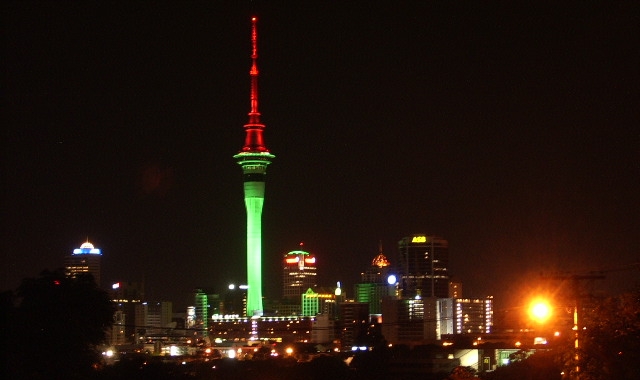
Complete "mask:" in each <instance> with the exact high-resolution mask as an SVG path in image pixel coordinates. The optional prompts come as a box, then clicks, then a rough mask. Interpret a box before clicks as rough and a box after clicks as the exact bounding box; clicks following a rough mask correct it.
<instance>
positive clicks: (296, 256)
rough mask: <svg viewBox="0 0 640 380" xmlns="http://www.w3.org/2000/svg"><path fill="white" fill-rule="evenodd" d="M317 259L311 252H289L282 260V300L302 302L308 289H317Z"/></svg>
mask: <svg viewBox="0 0 640 380" xmlns="http://www.w3.org/2000/svg"><path fill="white" fill-rule="evenodd" d="M317 274H318V272H317V268H316V257H315V256H314V255H312V254H310V253H309V252H306V251H302V250H297V251H291V252H287V253H286V254H285V255H284V259H283V260H282V298H283V299H285V300H295V301H296V302H299V301H300V296H302V294H304V293H305V292H306V291H307V289H309V288H311V289H313V288H315V287H316V285H317V284H316V280H317Z"/></svg>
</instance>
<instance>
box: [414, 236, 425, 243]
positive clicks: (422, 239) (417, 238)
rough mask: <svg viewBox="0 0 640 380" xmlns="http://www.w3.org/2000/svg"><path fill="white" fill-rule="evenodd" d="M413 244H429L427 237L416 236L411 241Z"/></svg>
mask: <svg viewBox="0 0 640 380" xmlns="http://www.w3.org/2000/svg"><path fill="white" fill-rule="evenodd" d="M411 242H412V243H426V242H427V237H426V236H414V237H413V239H411Z"/></svg>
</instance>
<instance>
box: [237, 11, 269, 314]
mask: <svg viewBox="0 0 640 380" xmlns="http://www.w3.org/2000/svg"><path fill="white" fill-rule="evenodd" d="M257 21H258V20H257V18H256V17H252V18H251V44H252V50H251V70H250V71H249V76H250V78H251V96H250V100H251V107H250V111H249V121H248V123H247V124H245V125H244V130H245V133H246V136H245V140H244V146H243V147H242V149H241V150H240V152H238V154H236V155H235V156H233V158H235V159H236V162H237V163H238V164H239V165H240V166H241V167H242V173H243V182H244V203H245V207H246V210H247V285H248V286H249V288H248V289H247V315H248V316H249V317H253V316H260V315H262V311H263V307H262V205H263V203H264V186H265V179H266V174H267V165H269V164H270V163H271V160H272V159H273V158H274V157H275V156H274V155H273V154H271V153H269V150H268V149H267V147H266V146H265V145H264V140H263V137H262V133H263V131H264V128H265V126H264V124H262V123H261V122H260V112H259V111H258V65H257V59H258V33H257V28H256V24H257Z"/></svg>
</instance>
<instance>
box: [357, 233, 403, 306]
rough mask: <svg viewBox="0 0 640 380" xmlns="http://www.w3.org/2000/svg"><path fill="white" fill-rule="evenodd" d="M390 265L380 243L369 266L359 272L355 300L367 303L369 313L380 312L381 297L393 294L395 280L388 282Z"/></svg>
mask: <svg viewBox="0 0 640 380" xmlns="http://www.w3.org/2000/svg"><path fill="white" fill-rule="evenodd" d="M390 265H391V264H390V263H389V260H387V258H386V257H385V255H384V254H383V253H382V245H380V249H379V253H378V255H377V256H376V257H374V258H373V260H372V261H371V266H370V267H369V268H367V270H366V271H364V272H362V273H361V274H360V275H361V280H360V283H358V284H356V286H355V292H356V294H355V296H356V301H357V302H363V303H367V304H369V313H371V314H376V315H380V314H382V299H383V298H384V297H389V296H394V295H395V288H396V286H395V285H396V282H395V280H393V281H392V283H391V284H390V283H389V275H390V274H391V273H390V271H389V269H390V268H391V266H390Z"/></svg>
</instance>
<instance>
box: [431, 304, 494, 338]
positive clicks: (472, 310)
mask: <svg viewBox="0 0 640 380" xmlns="http://www.w3.org/2000/svg"><path fill="white" fill-rule="evenodd" d="M438 314H439V316H438V319H439V320H440V333H441V334H458V335H460V334H474V335H483V334H491V332H492V326H493V297H487V298H475V299H472V298H444V299H439V300H438Z"/></svg>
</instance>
